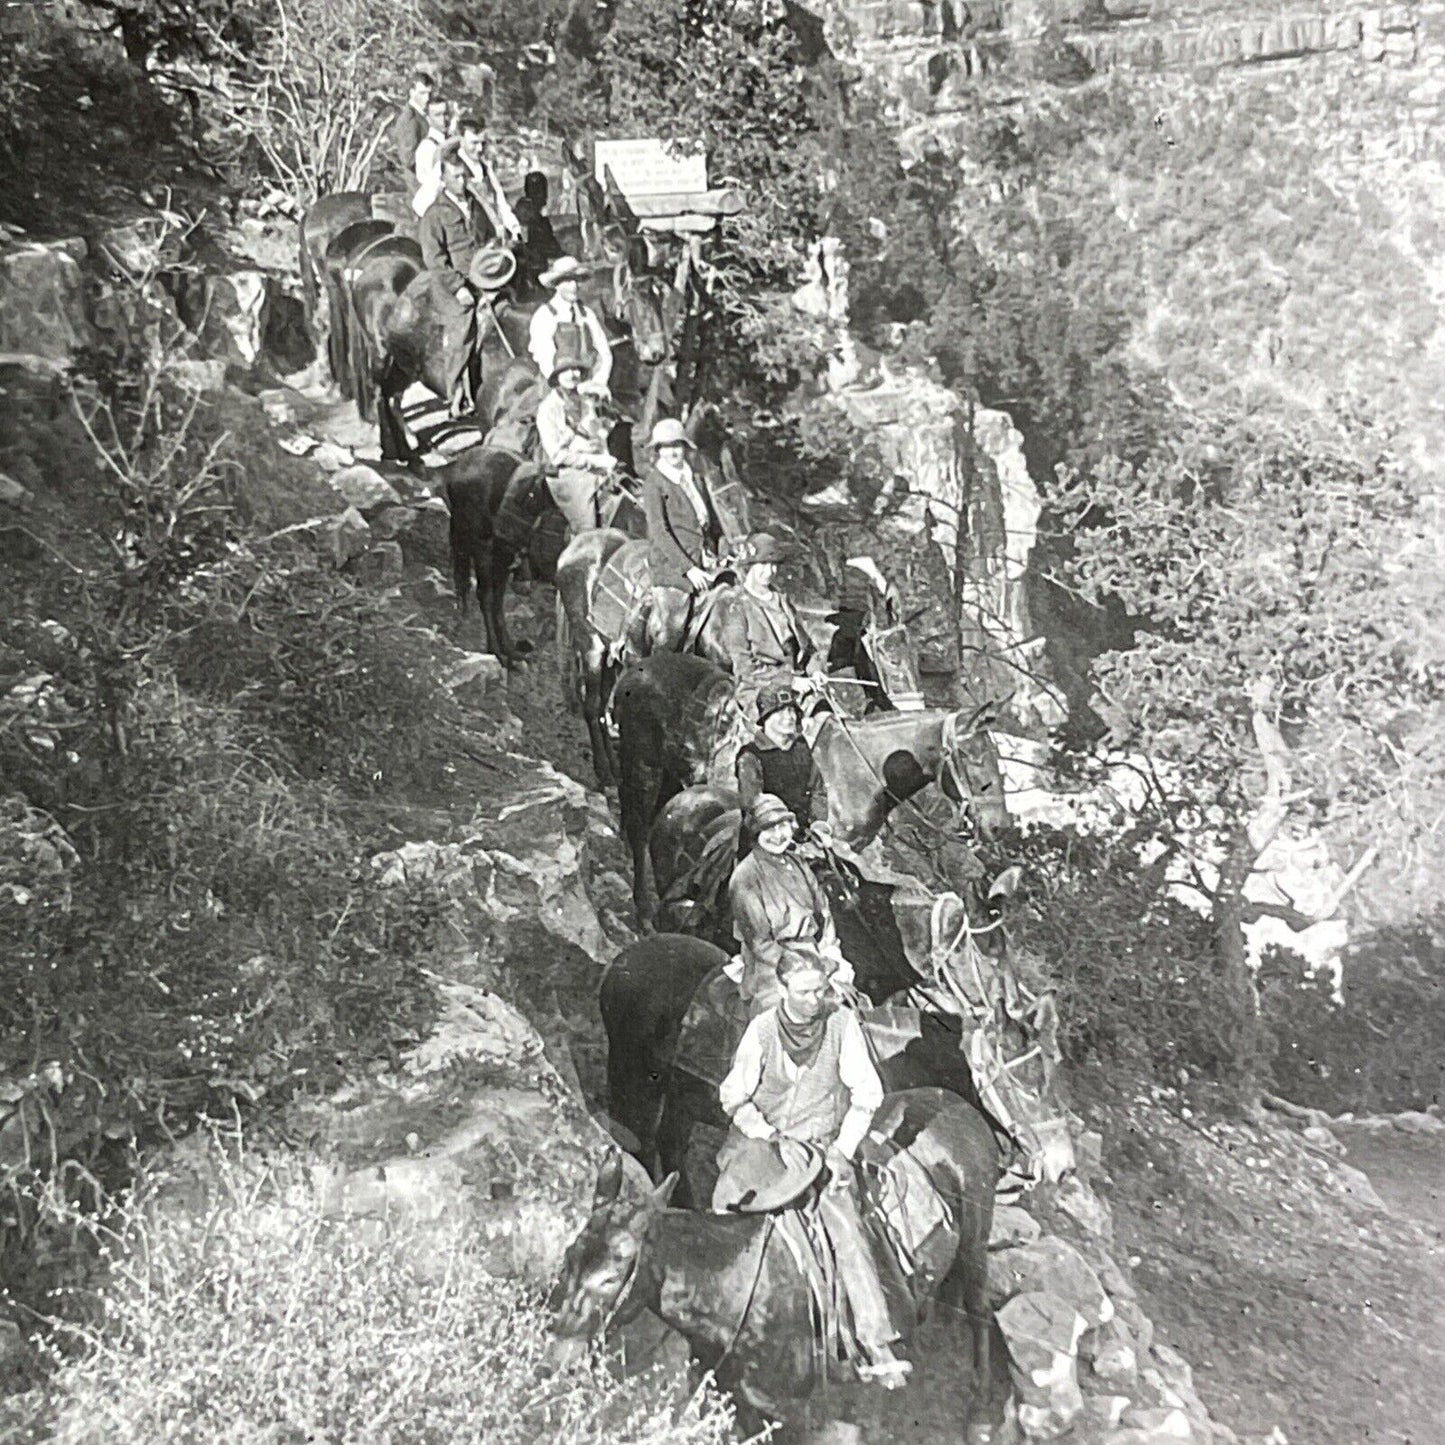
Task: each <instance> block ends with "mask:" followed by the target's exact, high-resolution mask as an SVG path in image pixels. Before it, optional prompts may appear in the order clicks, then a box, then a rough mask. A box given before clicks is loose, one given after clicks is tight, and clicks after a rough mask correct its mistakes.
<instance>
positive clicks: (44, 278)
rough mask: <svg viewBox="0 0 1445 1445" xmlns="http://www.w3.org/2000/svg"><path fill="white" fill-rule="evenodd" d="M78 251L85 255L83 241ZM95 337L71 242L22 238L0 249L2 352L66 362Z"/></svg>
mask: <svg viewBox="0 0 1445 1445" xmlns="http://www.w3.org/2000/svg"><path fill="white" fill-rule="evenodd" d="M76 244H78V245H79V247H80V255H81V256H83V255H84V254H85V250H84V244H83V243H76ZM92 339H93V333H92V330H91V325H90V321H89V318H88V315H87V312H86V306H85V281H84V278H83V277H82V275H81V271H80V264H79V260H78V258H77V256H76V255H75V254H74V247H73V246H72V245H71V244H69V243H66V242H60V243H58V244H55V245H45V246H42V245H39V244H37V243H35V242H31V241H23V242H19V243H17V244H14V245H6V246H3V248H0V352H15V353H19V354H21V355H28V356H39V357H43V358H46V359H47V360H50V361H56V362H63V361H68V360H69V359H70V357H71V355H72V354H73V353H74V352H75V350H76V349H77V348H78V347H81V346H86V345H89V344H90V342H91V341H92Z"/></svg>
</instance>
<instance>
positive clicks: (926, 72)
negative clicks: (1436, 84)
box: [814, 0, 1435, 123]
mask: <svg viewBox="0 0 1445 1445" xmlns="http://www.w3.org/2000/svg"><path fill="white" fill-rule="evenodd" d="M814 8H815V9H817V10H818V12H819V13H820V14H821V16H822V18H823V21H824V27H825V32H826V34H827V37H828V41H829V44H830V45H831V46H832V48H833V51H834V53H835V54H836V55H838V56H839V57H840V58H845V59H848V60H851V61H853V62H854V63H856V64H857V65H858V66H859V67H860V68H861V69H862V70H864V71H865V72H867V73H869V74H872V75H875V76H878V77H879V78H881V79H882V80H883V82H884V83H885V85H886V86H887V88H888V89H889V90H890V91H891V92H892V94H893V96H894V97H895V99H896V101H897V103H898V106H899V111H900V120H901V121H903V122H904V123H907V122H909V121H911V120H917V119H919V118H922V117H932V118H941V117H946V116H948V115H949V114H950V113H953V112H956V111H957V110H959V109H960V108H961V106H962V105H963V104H964V101H965V97H966V95H967V94H968V93H969V92H970V91H971V90H972V89H973V88H974V87H975V86H976V85H977V84H978V83H979V82H980V81H984V80H993V81H997V80H1005V81H1006V80H1008V79H1011V78H1017V77H1020V76H1030V75H1038V76H1042V77H1044V78H1049V79H1055V80H1079V79H1083V78H1084V77H1086V76H1087V75H1090V74H1096V73H1099V72H1102V71H1108V70H1116V69H1129V70H1169V69H1179V68H1185V67H1193V66H1211V67H1212V66H1238V65H1251V64H1258V63H1260V62H1265V61H1280V60H1289V59H1298V58H1301V57H1304V56H1311V55H1328V56H1332V57H1335V58H1338V59H1342V60H1348V61H1354V62H1370V63H1378V62H1383V63H1387V64H1391V65H1410V64H1413V63H1415V62H1416V61H1417V60H1418V58H1419V57H1420V54H1421V51H1422V48H1423V41H1424V40H1425V36H1426V32H1427V29H1428V25H1429V22H1430V19H1431V17H1432V15H1433V13H1434V8H1435V7H1431V6H1424V5H1391V6H1386V7H1369V6H1363V5H1350V4H1345V5H1331V4H1327V3H1314V4H1309V3H1304V4H1285V5H1277V6H1268V5H1247V4H1229V3H1224V4H1202V3H1194V4H1189V3H1187V0H1186V3H1171V0H979V3H977V4H969V3H968V0H817V3H816V5H815V6H814Z"/></svg>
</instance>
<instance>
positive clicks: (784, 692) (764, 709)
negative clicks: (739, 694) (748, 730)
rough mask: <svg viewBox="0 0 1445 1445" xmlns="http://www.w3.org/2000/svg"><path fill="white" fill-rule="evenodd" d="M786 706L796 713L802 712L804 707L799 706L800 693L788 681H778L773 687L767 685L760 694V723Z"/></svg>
mask: <svg viewBox="0 0 1445 1445" xmlns="http://www.w3.org/2000/svg"><path fill="white" fill-rule="evenodd" d="M784 708H792V710H793V711H794V712H796V713H801V712H802V708H800V707H799V706H798V695H797V693H795V692H794V691H793V689H792V688H791V687H789V686H788V685H787V684H786V683H778V684H776V685H775V686H773V687H765V688H764V689H763V690H762V691H761V692H760V693H759V694H758V723H759V725H760V726H761V725H762V724H763V723H765V722H767V720H768V719H769V718H770V717H772V715H773V714H774V713H775V712H782V710H783V709H784Z"/></svg>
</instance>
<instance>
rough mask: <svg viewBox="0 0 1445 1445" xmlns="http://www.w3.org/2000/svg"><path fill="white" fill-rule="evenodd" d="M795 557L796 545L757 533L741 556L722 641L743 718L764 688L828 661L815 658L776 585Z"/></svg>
mask: <svg viewBox="0 0 1445 1445" xmlns="http://www.w3.org/2000/svg"><path fill="white" fill-rule="evenodd" d="M795 555H796V551H795V549H793V548H791V547H789V546H787V545H786V544H785V543H784V542H782V541H780V540H779V539H778V538H777V537H774V536H773V535H772V534H771V533H769V532H759V533H758V534H757V535H756V536H754V537H752V538H750V539H749V540H748V542H747V543H746V544H745V545H744V546H743V548H742V551H741V555H740V556H739V557H738V559H737V565H738V566H739V567H741V568H742V569H743V573H742V586H741V587H740V588H739V589H738V591H737V593H736V594H735V595H734V601H733V606H732V607H731V608H730V609H729V611H728V614H727V617H726V622H725V625H724V629H723V640H724V645H725V646H726V647H727V651H728V654H729V656H730V657H731V658H732V664H733V676H734V677H735V678H736V679H737V698H738V708H739V711H740V713H741V714H742V716H744V717H746V716H747V715H748V714H749V713H751V712H752V711H753V710H754V709H755V708H756V707H757V704H758V699H759V698H760V697H761V695H762V693H763V690H764V689H765V688H767V687H770V686H775V685H777V684H780V683H787V684H790V685H791V684H793V682H794V679H795V678H796V677H797V675H798V674H799V673H800V672H805V671H806V672H808V673H810V674H821V673H822V672H823V670H824V659H823V658H821V657H815V656H814V653H813V644H812V642H811V641H810V640H809V638H808V636H807V634H806V633H805V632H804V631H803V628H802V624H801V623H800V622H799V621H798V614H797V612H796V611H795V610H794V608H793V604H792V603H791V602H789V601H788V599H787V598H786V597H785V596H784V595H783V594H782V593H781V592H780V591H779V590H778V589H777V587H776V586H775V583H776V580H777V572H778V565H779V564H780V563H783V562H788V561H791V560H792V558H793V557H794V556H795Z"/></svg>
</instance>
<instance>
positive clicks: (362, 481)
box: [327, 464, 401, 512]
mask: <svg viewBox="0 0 1445 1445" xmlns="http://www.w3.org/2000/svg"><path fill="white" fill-rule="evenodd" d="M327 480H328V482H329V483H330V485H331V486H333V487H335V489H336V490H337V491H338V492H340V493H341V495H342V496H343V497H345V498H346V501H347V503H348V505H350V506H353V507H355V508H357V510H358V511H362V512H365V511H367V510H368V509H369V508H371V507H381V506H393V507H396V506H400V505H401V497H400V495H399V494H398V493H397V490H396V488H395V487H393V486H392V484H391V483H390V482H388V481H387V480H386V478H385V477H383V476H382V475H381V473H380V472H378V471H375V470H374V469H373V468H371V467H368V466H366V465H365V464H357V465H355V466H350V467H343V468H342V469H341V470H340V471H336V472H333V473H332V474H331V476H330V477H328V478H327Z"/></svg>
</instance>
